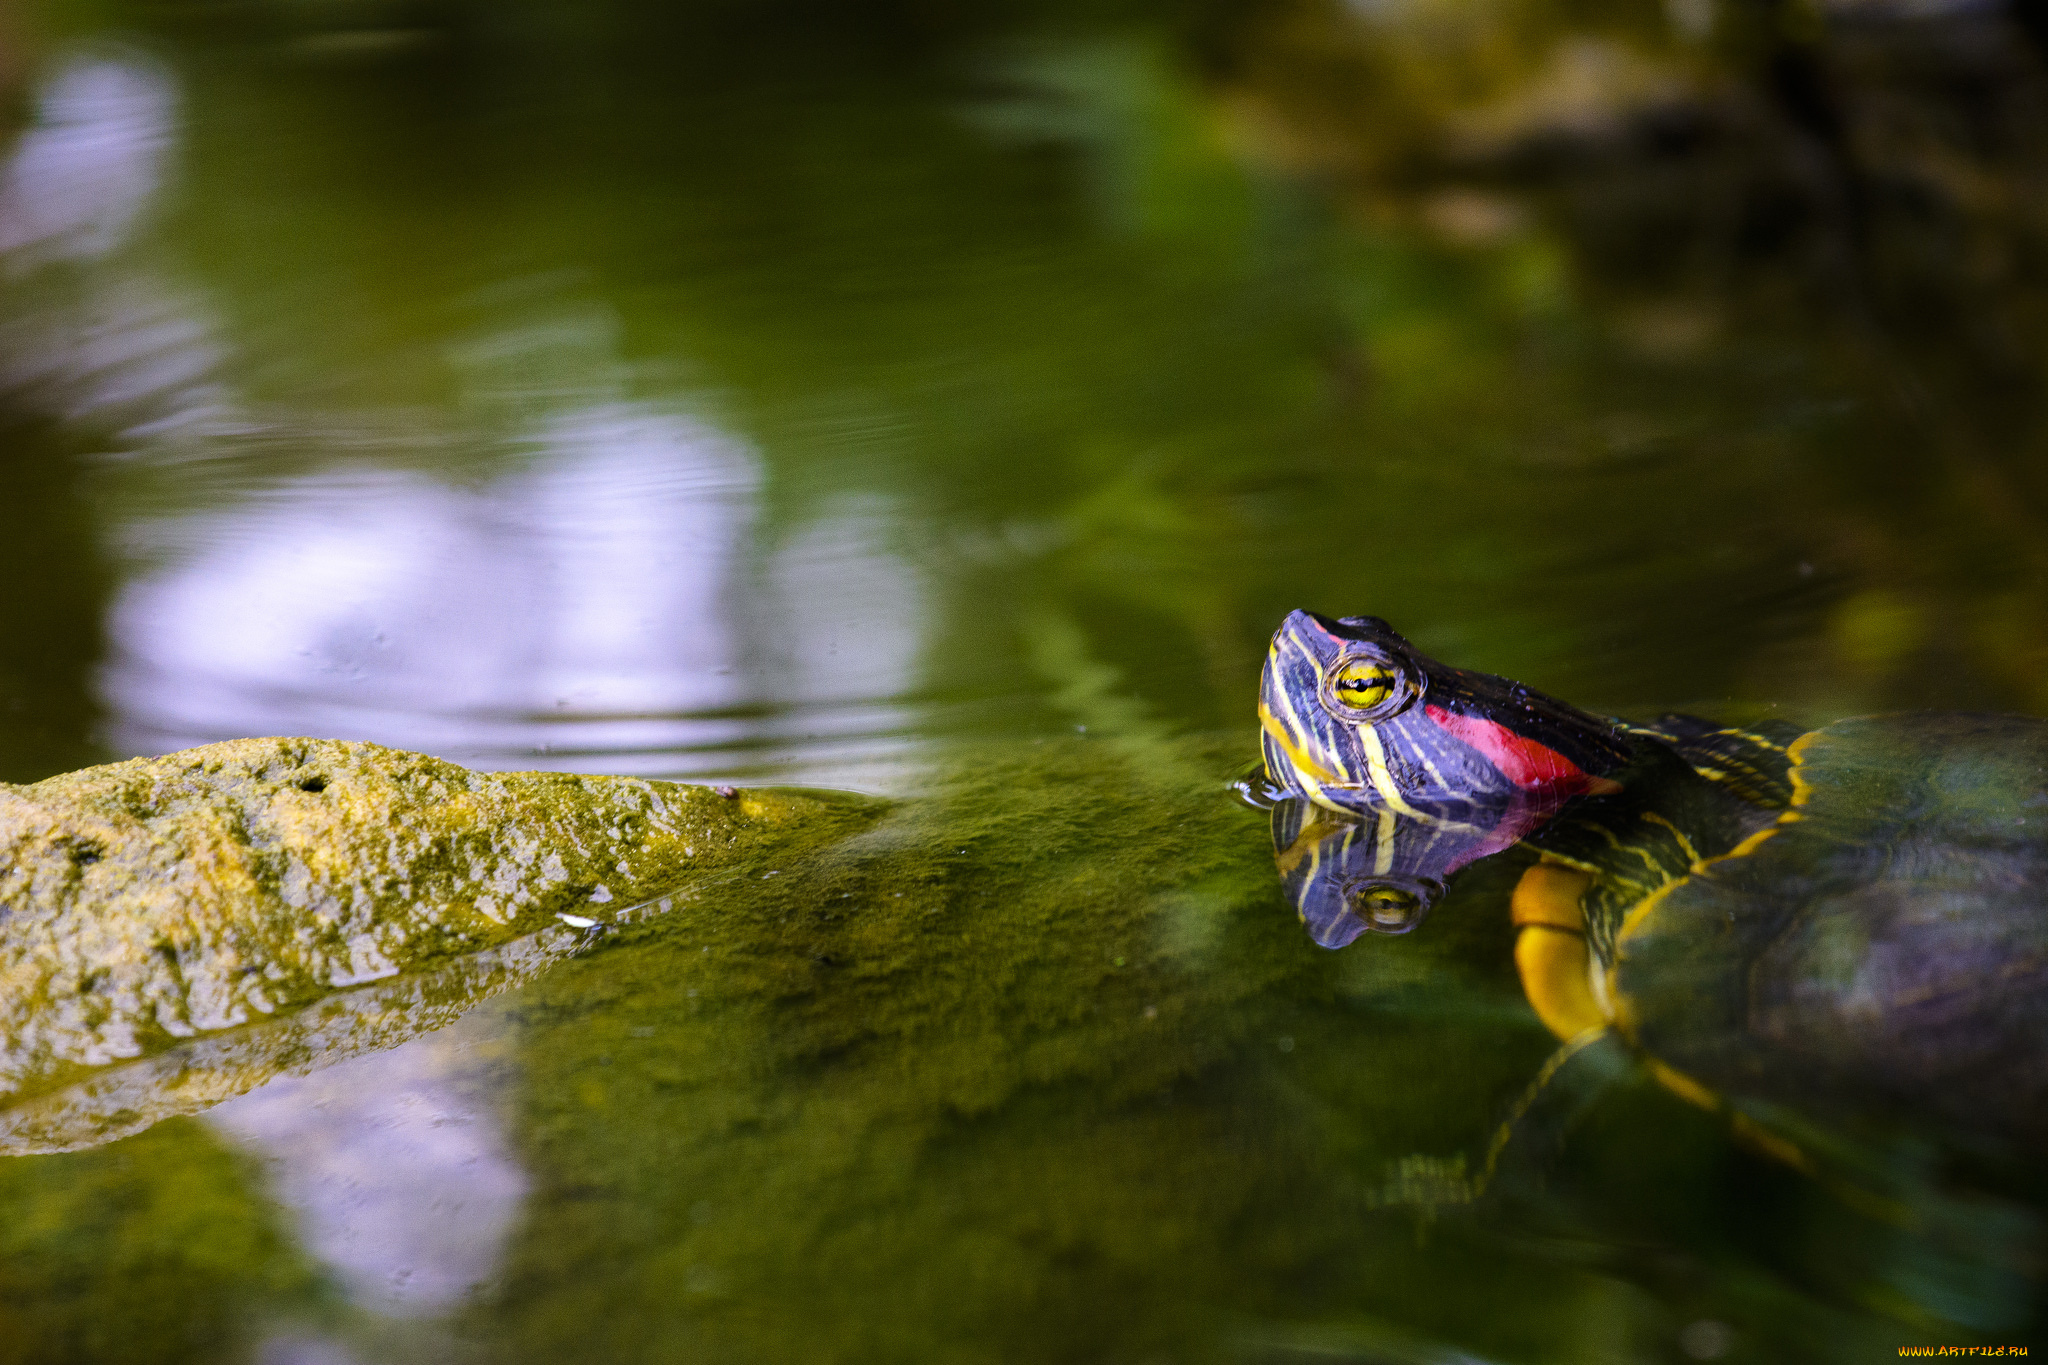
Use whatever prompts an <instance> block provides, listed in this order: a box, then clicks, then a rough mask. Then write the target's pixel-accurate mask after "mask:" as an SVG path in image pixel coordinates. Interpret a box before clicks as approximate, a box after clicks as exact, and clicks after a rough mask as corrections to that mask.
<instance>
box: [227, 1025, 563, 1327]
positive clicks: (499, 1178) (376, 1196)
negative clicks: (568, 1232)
mask: <svg viewBox="0 0 2048 1365" xmlns="http://www.w3.org/2000/svg"><path fill="white" fill-rule="evenodd" d="M475 1018H476V1016H474V1015H472V1016H470V1019H469V1020H466V1021H464V1022H462V1023H458V1024H455V1025H454V1026H452V1027H450V1028H446V1029H443V1030H441V1031H440V1032H439V1033H435V1034H431V1035H429V1036H427V1037H425V1038H417V1039H414V1040H413V1041H412V1042H410V1043H407V1044H405V1045H404V1046H403V1047H398V1048H394V1049H392V1050H391V1051H389V1052H380V1053H375V1054H373V1055H371V1056H367V1057H359V1058H357V1059H356V1060H354V1061H350V1062H343V1063H342V1064H341V1065H339V1066H333V1067H329V1068H327V1069H326V1070H325V1071H320V1072H316V1073H315V1074H313V1075H311V1076H304V1077H298V1076H294V1077H288V1078H285V1079H282V1080H276V1081H272V1082H271V1083H270V1084H268V1085H266V1086H264V1087H262V1088H261V1089H259V1090H256V1091H254V1092H252V1093H250V1094H248V1095H244V1096H243V1097H242V1098H240V1099H237V1100H231V1101H229V1102H228V1103H227V1104H224V1105H222V1106H220V1107H219V1108H218V1109H215V1110H213V1111H212V1113H210V1114H209V1115H208V1116H207V1122H209V1123H211V1124H212V1125H213V1126H214V1127H216V1128H218V1129H219V1130H220V1131H221V1132H223V1133H225V1134H227V1135H228V1136H229V1137H231V1138H233V1139H235V1140H236V1141H237V1142H239V1143H241V1144H243V1145H244V1146H246V1147H248V1148H249V1149H250V1150H252V1151H254V1152H256V1153H257V1154H258V1155H260V1156H261V1157H262V1158H263V1160H264V1162H265V1163H266V1165H267V1166H268V1167H269V1169H270V1173H271V1179H272V1188H273V1190H274V1191H275V1193H276V1194H277V1196H278V1198H279V1200H280V1202H282V1203H283V1204H284V1206H285V1207H286V1208H287V1209H289V1210H291V1212H292V1214H293V1216H294V1217H295V1218H296V1220H297V1222H298V1225H299V1235H300V1240H301V1242H302V1243H303V1244H304V1246H305V1248H306V1250H307V1251H308V1252H310V1253H311V1254H312V1255H314V1256H316V1257H318V1258H319V1259H320V1260H321V1261H323V1262H324V1263H325V1264H326V1265H328V1266H329V1267H330V1268H331V1269H332V1270H333V1271H334V1273H335V1275H336V1277H337V1278H338V1279H339V1281H340V1283H341V1284H342V1286H343V1287H344V1288H345V1289H346V1290H347V1292H348V1294H349V1297H350V1298H351V1299H352V1300H353V1301H354V1302H355V1303H357V1304H358V1305H360V1306H361V1307H363V1308H366V1309H369V1310H371V1311H372V1312H376V1313H380V1314H383V1315H386V1316H422V1315H429V1314H437V1313H442V1312H445V1311H447V1310H448V1309H450V1308H452V1307H454V1306H456V1305H457V1304H458V1303H459V1302H460V1301H461V1300H462V1299H463V1298H464V1296H466V1295H467V1294H468V1293H469V1292H470V1290H471V1289H472V1288H473V1287H474V1286H476V1285H479V1284H481V1283H483V1282H484V1281H485V1280H487V1279H488V1278H489V1277H490V1275H491V1272H492V1269H493V1268H494V1266H495V1265H496V1263H497V1259H498V1254H499V1251H500V1249H501V1248H502V1246H503V1244H504V1241H505V1238H506V1236H507V1234H509V1233H510V1232H511V1230H512V1227H513V1225H514V1222H515V1220H516V1219H517V1218H518V1216H519V1208H520V1204H521V1201H523V1200H524V1199H525V1197H526V1176H525V1173H524V1172H522V1171H521V1170H520V1168H519V1166H518V1165H517V1164H516V1163H515V1162H514V1161H513V1159H512V1157H511V1155H510V1153H509V1152H508V1151H507V1150H506V1142H505V1138H504V1134H503V1133H502V1131H501V1130H500V1127H499V1124H498V1122H497V1118H496V1116H495V1115H494V1114H493V1113H492V1112H491V1108H490V1105H491V1102H492V1096H491V1095H490V1093H489V1090H488V1088H487V1086H486V1085H485V1084H484V1077H483V1076H482V1074H481V1073H482V1072H483V1070H484V1068H485V1067H486V1066H488V1064H489V1058H490V1054H491V1053H492V1051H493V1050H494V1049H493V1048H492V1045H491V1043H490V1041H489V1040H488V1038H486V1037H485V1036H484V1031H483V1030H482V1029H481V1028H479V1027H478V1026H476V1024H475V1023H473V1022H472V1021H474V1020H475Z"/></svg>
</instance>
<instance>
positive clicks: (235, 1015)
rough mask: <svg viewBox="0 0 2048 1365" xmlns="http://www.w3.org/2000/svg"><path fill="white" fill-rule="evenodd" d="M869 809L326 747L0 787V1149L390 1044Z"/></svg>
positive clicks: (156, 762)
mask: <svg viewBox="0 0 2048 1365" xmlns="http://www.w3.org/2000/svg"><path fill="white" fill-rule="evenodd" d="M867 809H868V808H867V807H865V806H862V805H859V804H856V803H850V802H838V801H829V800H825V799H821V798H818V797H813V796H805V795H801V794H794V793H770V792H755V791H749V792H744V793H734V794H732V795H730V796H725V795H720V794H719V793H717V792H713V791H711V790H708V789H705V788H701V787H692V786H686V785H682V784H678V783H669V782H656V781H648V780H644V779H639V778H623V777H581V776H573V775H567V774H557V773H478V772H471V771H469V770H467V769H464V768H460V767H457V766H456V765H454V764H451V763H446V762H442V761H441V760H438V759H434V758H429V757H427V756H425V755H422V754H413V753H405V752H402V751H399V750H395V749H386V748H383V747H381V746H379V745H374V744H353V743H343V742H338V741H332V740H314V739H248V740H234V741H230V742H227V743H223V744H212V745H207V746H204V747H202V748H197V749H189V750H186V751H184V752H181V753H176V754H170V755H167V756H165V757H163V758H156V759H135V760H131V761H129V762H126V763H115V764H110V765H107V766H105V767H100V768H89V769H86V770H84V771H81V772H76V773H69V774H66V775H64V776H61V777H54V778H51V779H49V780H48V781H44V782H38V783H36V784H34V785H32V786H7V785H0V1097H4V1098H0V1103H4V1102H5V1101H7V1100H12V1101H15V1103H14V1104H12V1105H10V1106H9V1107H8V1108H6V1109H0V1150H15V1151H23V1150H52V1149H56V1148H62V1147H67V1146H75V1145H81V1144H83V1143H87V1142H92V1141H104V1140H106V1139H107V1138H108V1137H112V1136H116V1135H118V1134H119V1133H121V1132H129V1131H134V1129H136V1128H138V1127H141V1126H143V1125H144V1124H146V1123H147V1122H151V1121H154V1119H156V1118H160V1117H163V1116H164V1115H165V1114H166V1113H175V1112H189V1111H191V1110H193V1109H196V1108H202V1107H204V1106H205V1105H207V1104H211V1103H215V1102H218V1101H219V1100H221V1099H225V1098H227V1097H228V1096H230V1095H233V1094H237V1093H240V1092H241V1091H242V1090H245V1089H247V1088H249V1087H250V1086H251V1085H254V1084H256V1083H257V1082H259V1081H261V1080H263V1079H266V1078H267V1077H268V1076H270V1075H272V1074H275V1073H276V1072H278V1071H279V1070H283V1069H295V1068H303V1067H305V1066H309V1065H313V1064H317V1063H318V1062H319V1061H322V1060H332V1059H335V1058H337V1057H338V1056H343V1055H348V1054H349V1053H352V1052H355V1051H361V1050H363V1049H364V1048H365V1047H383V1046H391V1045H393V1044H395V1043H397V1042H401V1041H403V1040H404V1039H405V1038H407V1037H410V1036H412V1035H413V1034H414V1033H417V1032H419V1031H421V1030H422V1029H424V1028H428V1027H433V1026H435V1025H437V1024H439V1023H445V1022H447V1021H448V1020H449V1019H451V1018H453V1017H454V1016H455V1015H456V1014H459V1013H460V1012H461V1011H462V1010H463V1009H465V1008H467V1007H468V1006H469V1005H471V1004H474V1003H475V1002H476V1001H477V1000H479V999H482V998H483V997H484V996H486V995H488V994H490V993H492V992H493V991H494V990H496V989H502V988H503V987H504V986H507V985H510V984H514V983H515V982H517V981H520V980H524V979H526V977H527V976H530V975H531V972H532V970H533V969H534V968H535V967H537V966H539V965H541V964H543V963H545V962H547V961H551V960H553V959H554V958H555V957H558V956H560V955H562V953H563V952H565V951H570V950H572V949H573V947H574V946H575V945H576V944H578V943H579V942H581V941H582V939H583V929H584V928H585V927H587V926H586V925H585V924H584V923H582V922H585V921H590V920H596V921H600V922H602V921H604V920H606V919H608V918H611V917H613V916H614V914H615V912H617V911H620V910H622V909H624V908H625V907H627V906H631V905H633V904H634V903H636V902H638V901H642V900H646V899H648V898H651V897H654V896H657V895H659V894H660V893H662V892H665V891H673V890H676V889H678V888H682V887H685V886H687V885H690V884H692V883H694V882H697V881H700V880H701V879H703V878H705V877H706V876H710V875H715V874H717V873H719V872H721V871H724V870H726V869H731V868H734V867H736V866H739V865H742V864H745V863H747V862H748V861H749V860H751V859H753V858H755V857H758V856H761V855H765V854H771V853H786V852H791V851H795V850H798V849H801V848H804V847H808V846H812V845H814V844H816V843H818V842H820V841H823V840H826V839H830V838H832V837H834V836H835V835H836V834H837V833H840V832H843V831H845V830H846V829H848V828H850V827H852V826H853V825H857V824H860V823H863V822H864V821H865V819H866V818H867V817H866V811H867ZM562 916H570V917H571V919H572V920H573V921H575V922H576V923H575V924H574V927H572V926H571V924H569V923H565V922H564V921H563V920H562V919H561V917H562ZM392 978H399V979H398V980H395V981H394V980H392ZM371 983H377V984H375V985H372V984H371ZM337 993H342V994H339V995H338V994H337ZM315 1002H320V1004H321V1006H322V1007H321V1008H320V1009H316V1010H310V1011H309V1010H307V1009H306V1007H307V1006H309V1005H313V1004H314V1003H315ZM252 1025H253V1026H254V1027H252ZM187 1040H190V1041H187ZM173 1050H175V1051H173ZM159 1054H168V1055H165V1056H162V1057H160V1058H159ZM148 1058H159V1060H158V1061H157V1062H156V1063H155V1064H153V1065H150V1066H146V1067H142V1068H138V1067H136V1066H134V1065H130V1066H128V1067H124V1068H120V1069H119V1070H118V1071H114V1072H109V1071H105V1070H103V1069H105V1068H109V1067H111V1066H113V1065H114V1064H116V1063H122V1062H131V1063H132V1062H133V1061H134V1059H148ZM95 1073H98V1074H95ZM37 1097H47V1098H43V1099H41V1100H40V1101H39V1102H37V1103H30V1104H28V1105H26V1106H24V1105H23V1104H22V1103H20V1102H21V1101H24V1100H31V1101H33V1100H36V1099H37Z"/></svg>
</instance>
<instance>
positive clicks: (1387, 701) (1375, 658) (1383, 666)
mask: <svg viewBox="0 0 2048 1365" xmlns="http://www.w3.org/2000/svg"><path fill="white" fill-rule="evenodd" d="M1415 696H1416V687H1415V683H1414V681H1413V679H1412V677H1411V676H1410V674H1409V673H1408V671H1407V670H1406V669H1404V668H1402V667H1401V665H1400V664H1398V663H1396V662H1395V661H1394V660H1392V659H1389V658H1386V657H1385V656H1383V655H1379V654H1354V655H1352V656H1350V657H1349V658H1344V659H1339V660H1338V661H1337V663H1336V664H1335V665H1334V666H1333V667H1332V668H1331V669H1330V670H1329V672H1328V673H1327V674H1325V675H1324V679H1323V702H1324V704H1325V705H1326V706H1328V707H1329V709H1330V710H1331V711H1332V712H1334V713H1335V714H1336V715H1337V716H1339V717H1340V718H1342V719H1344V720H1386V719H1389V718H1390V717H1393V716H1396V715H1399V714H1400V713H1401V712H1403V711H1405V710H1407V709H1408V705H1409V703H1410V702H1412V701H1414V700H1415Z"/></svg>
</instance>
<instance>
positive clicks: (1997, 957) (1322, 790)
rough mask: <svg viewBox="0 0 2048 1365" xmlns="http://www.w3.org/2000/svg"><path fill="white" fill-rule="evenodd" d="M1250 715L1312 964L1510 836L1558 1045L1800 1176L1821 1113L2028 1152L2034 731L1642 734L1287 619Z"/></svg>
mask: <svg viewBox="0 0 2048 1365" xmlns="http://www.w3.org/2000/svg"><path fill="white" fill-rule="evenodd" d="M1259 718H1260V722H1261V725H1262V727H1263V731H1264V751H1265V764H1266V772H1267V776H1268V777H1269V779H1270V780H1271V781H1272V782H1273V783H1274V784H1275V785H1276V786H1277V787H1278V788H1280V790H1281V792H1282V793H1283V794H1284V799H1283V800H1282V801H1281V803H1280V804H1279V805H1278V806H1277V807H1276V808H1275V811H1274V837H1275V844H1276V847H1277V848H1278V850H1279V862H1280V868H1281V873H1282V876H1283V877H1284V878H1285V879H1286V880H1287V883H1288V886H1289V889H1290V891H1291V893H1292V894H1293V896H1294V898H1295V901H1296V903H1297V905H1298V906H1299V907H1300V909H1301V913H1302V918H1303V920H1304V921H1305V923H1306V924H1307V925H1308V927H1309V929H1310V932H1311V933H1312V934H1313V935H1314V936H1315V938H1316V941H1317V942H1319V943H1321V944H1323V945H1324V946H1326V947H1331V948H1336V947H1342V946H1344V945H1345V944H1347V943H1350V942H1351V941H1352V940H1353V939H1354V938H1356V937H1358V936H1359V935H1360V934H1362V933H1365V932H1368V931H1377V932H1383V933H1402V932H1406V931H1408V930H1410V929H1412V928H1414V927H1415V925H1416V924H1417V923H1419V922H1420V921H1421V919H1422V917H1423V916H1424V914H1426V912H1427V911H1428V909H1429V907H1430V905H1431V904H1432V903H1433V902H1434V901H1435V900H1436V899H1437V897H1438V896H1439V895H1440V894H1441V893H1442V890H1443V885H1444V881H1445V879H1446V878H1447V877H1448V876H1449V875H1450V874H1451V873H1452V872H1453V871H1455V870H1456V869H1457V868H1459V867H1462V866H1464V865H1465V864H1467V863H1470V862H1472V861H1473V860H1475V859H1477V858H1481V857H1484V856H1486V855H1488V854H1491V853H1495V852H1498V851H1500V850H1502V849H1505V848H1507V847H1509V846H1511V845H1514V844H1518V843H1519V844H1521V845H1523V846H1524V847H1525V848H1529V849H1533V850H1534V851H1535V853H1536V855H1537V856H1536V861H1535V862H1534V863H1533V864H1532V865H1531V866H1530V867H1529V868H1528V870H1527V871H1526V872H1525V873H1524V874H1523V875H1522V877H1521V880H1520V881H1519V882H1518V883H1517V885H1516V887H1515V890H1514V893H1513V896H1512V899H1511V913H1512V916H1513V920H1514V923H1515V925H1516V926H1517V937H1516V944H1515V959H1516V965H1517V966H1518V968H1519V970H1520V973H1521V979H1522V984H1523V987H1524V989H1525V990H1526V991H1527V994H1528V997H1529V1001H1530V1004H1531V1005H1532V1006H1533V1007H1534V1008H1535V1011H1536V1013H1537V1014H1538V1016H1540V1017H1541V1019H1542V1021H1543V1022H1544V1024H1545V1025H1547V1026H1548V1027H1549V1028H1550V1030H1551V1031H1552V1032H1554V1033H1555V1034H1557V1036H1558V1037H1559V1038H1561V1039H1564V1040H1566V1042H1567V1047H1568V1048H1576V1047H1582V1046H1584V1045H1585V1044H1587V1043H1588V1042H1590V1041H1591V1040H1594V1039H1597V1038H1601V1037H1605V1036H1610V1035H1618V1036H1619V1037H1620V1038H1621V1039H1623V1040H1624V1041H1625V1042H1626V1043H1627V1044H1629V1045H1630V1047H1631V1048H1632V1049H1633V1050H1634V1051H1635V1052H1636V1053H1637V1055H1638V1056H1640V1057H1641V1058H1642V1059H1643V1061H1644V1063H1645V1064H1646V1065H1647V1066H1648V1067H1649V1069H1650V1070H1651V1071H1652V1072H1653V1073H1654V1074H1655V1075H1656V1076H1657V1077H1658V1079H1660V1080H1661V1081H1663V1082H1664V1083H1665V1084H1666V1085H1667V1086H1669V1087H1670V1088H1672V1089H1673V1090H1675V1091H1677V1092H1678V1093H1679V1094H1681V1095H1683V1096H1685V1097H1686V1098H1688V1099H1691V1100H1693V1101H1695V1102H1697V1103H1700V1104H1703V1105H1706V1106H1708V1107H1710V1108H1717V1109H1720V1108H1725V1109H1726V1110H1727V1111H1728V1112H1729V1116H1730V1118H1731V1119H1732V1120H1733V1121H1734V1122H1735V1124H1736V1126H1737V1127H1738V1129H1739V1130H1741V1131H1743V1132H1744V1133H1746V1134H1747V1135H1748V1136H1749V1138H1750V1139H1751V1140H1752V1141H1754V1142H1756V1143H1758V1144H1759V1145H1762V1146H1764V1147H1765V1148H1767V1149H1769V1150H1772V1151H1774V1152H1776V1153H1777V1154H1778V1155H1780V1156H1782V1157H1784V1158H1786V1159H1788V1160H1791V1161H1793V1162H1794V1163H1795V1164H1801V1165H1804V1164H1807V1159H1806V1157H1805V1156H1804V1155H1803V1154H1802V1152H1801V1151H1800V1149H1799V1148H1798V1147H1797V1146H1794V1145H1793V1144H1792V1143H1789V1142H1787V1141H1785V1139H1784V1137H1783V1134H1784V1133H1785V1132H1786V1131H1788V1130H1790V1131H1797V1132H1802V1133H1804V1132H1810V1131H1812V1129H1811V1128H1810V1123H1809V1121H1810V1120H1813V1119H1821V1120H1827V1121H1842V1120H1846V1121H1848V1122H1849V1123H1851V1124H1852V1125H1863V1124H1868V1123H1872V1122H1877V1123H1885V1122H1889V1121H1895V1120H1898V1119H1901V1118H1905V1119H1910V1120H1911V1121H1912V1122H1913V1123H1914V1124H1915V1125H1916V1126H1920V1127H1923V1128H1927V1127H1931V1128H1933V1129H1936V1130H1939V1131H1940V1132H1942V1133H1943V1134H1944V1136H1946V1137H1949V1138H1953V1139H1956V1140H1959V1141H1960V1142H1961V1144H1962V1145H1963V1146H1965V1147H1967V1148H1971V1149H1974V1150H1977V1151H1979V1152H1982V1153H1984V1154H1986V1155H1996V1154H2000V1153H2003V1154H2006V1155H2019V1154H2024V1153H2034V1152H2038V1151H2039V1150H2040V1149H2041V1147H2042V1145H2043V1139H2044V1138H2048V914H2044V905H2043V900H2044V895H2043V893H2044V889H2048V837H2044V836H2048V722H2043V721H2039V720H2031V719H2026V718H2022V717H2016V716H1996V715H1962V714H1954V715H1950V714H1922V715H1900V716H1884V717H1873V718H1867V719H1860V720H1849V721H1842V722H1840V723H1837V724H1835V725H1831V726H1828V727H1826V728H1825V729H1820V730H1814V731H1811V732H1808V733H1801V732H1800V730H1799V729H1798V727H1796V726H1790V725H1784V724H1776V723H1773V724H1766V725H1760V726H1755V727H1750V728H1746V729H1741V728H1725V727H1722V726H1718V725H1715V724H1713V723H1711V722H1706V721H1700V720H1695V719H1692V718H1690V717H1684V716H1665V717H1663V718H1661V719H1659V720H1657V721H1655V722H1652V723H1650V724H1646V725H1635V724H1629V723H1626V722H1621V721H1614V720H1604V719H1601V718H1599V717H1596V716H1592V715H1589V714H1587V713H1585V712H1582V711H1579V710H1577V709H1576V708H1573V707H1571V706H1568V705H1565V704H1564V703H1562V702H1559V701H1557V700H1555V699H1554V698H1551V697H1546V696H1544V695H1542V694H1541V693H1538V692H1535V691H1533V690H1531V689H1529V688H1526V687H1523V686H1521V685H1520V684H1517V683H1512V682H1509V681H1507V680H1505V679H1502V678H1496V677H1491V676H1488V675H1486V674H1480V673H1471V672H1466V671H1464V670H1460V669H1454V668H1448V667H1446V666H1444V665H1442V664H1439V663H1437V662H1435V661H1434V660H1431V659H1428V658H1425V657H1424V656H1423V655H1422V654H1420V653H1419V652H1417V651H1416V650H1415V649H1414V647H1413V646H1411V645H1410V644H1409V643H1408V642H1407V641H1406V640H1405V639H1403V638H1402V637H1401V636H1400V635H1398V634H1396V633H1395V632H1394V631H1393V629H1392V628H1391V627H1389V626H1388V625H1387V624H1386V623H1385V622H1384V621H1381V620H1378V619H1376V618H1373V617H1347V618H1344V619H1342V620H1332V619H1329V618H1327V617H1322V616H1318V615H1315V614H1313V613H1309V612H1303V611H1297V612H1295V613H1293V614H1292V615H1291V616H1289V617H1288V618H1287V620H1286V622H1285V623H1284V624H1283V625H1282V626H1281V628H1280V630H1279V632H1278V633H1277V634H1276V635H1275V636H1274V640H1273V646H1272V650H1271V652H1270V653H1269V655H1268V657H1267V661H1266V668H1265V675H1264V679H1263V683H1262V687H1261V695H1260V699H1259ZM1567 1055H1568V1054H1567ZM1758 1119H1762V1120H1763V1126H1759V1125H1758V1122H1757V1120H1758Z"/></svg>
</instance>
